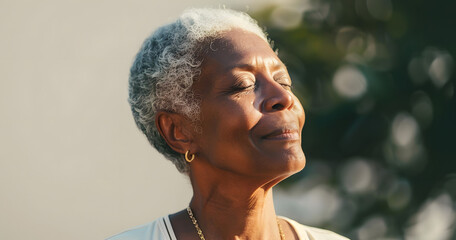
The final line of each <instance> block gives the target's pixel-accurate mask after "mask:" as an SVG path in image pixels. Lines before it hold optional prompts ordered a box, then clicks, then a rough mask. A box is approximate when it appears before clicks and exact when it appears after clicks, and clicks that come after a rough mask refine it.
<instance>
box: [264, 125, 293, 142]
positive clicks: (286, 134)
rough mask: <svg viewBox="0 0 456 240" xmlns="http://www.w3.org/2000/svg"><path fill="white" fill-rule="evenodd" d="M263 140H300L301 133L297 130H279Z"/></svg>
mask: <svg viewBox="0 0 456 240" xmlns="http://www.w3.org/2000/svg"><path fill="white" fill-rule="evenodd" d="M262 139H266V140H299V131H298V129H297V128H279V129H276V130H274V131H272V132H270V133H268V134H267V135H265V136H263V137H262Z"/></svg>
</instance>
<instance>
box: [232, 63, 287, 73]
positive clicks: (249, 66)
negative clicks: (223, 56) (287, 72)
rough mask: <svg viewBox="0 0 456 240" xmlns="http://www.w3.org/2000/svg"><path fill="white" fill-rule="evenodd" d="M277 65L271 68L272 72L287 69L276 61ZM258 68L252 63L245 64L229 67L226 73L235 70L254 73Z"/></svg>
mask: <svg viewBox="0 0 456 240" xmlns="http://www.w3.org/2000/svg"><path fill="white" fill-rule="evenodd" d="M274 62H275V63H274V64H273V65H272V66H270V68H271V70H273V71H274V70H277V69H280V68H283V69H286V68H287V67H286V66H285V64H283V63H281V62H278V61H274ZM255 68H256V66H255V65H254V64H250V63H243V64H237V65H234V66H228V67H226V68H225V71H230V70H234V69H241V70H247V71H252V70H254V69H255Z"/></svg>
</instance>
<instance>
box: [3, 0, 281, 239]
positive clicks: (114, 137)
mask: <svg viewBox="0 0 456 240" xmlns="http://www.w3.org/2000/svg"><path fill="white" fill-rule="evenodd" d="M268 2H269V3H270V2H272V1H263V2H260V3H255V4H253V0H249V1H245V0H243V1H241V0H236V1H231V2H223V1H210V0H193V1H184V0H181V1H178V0H166V1H155V0H149V1H139V0H137V1H94V0H90V1H89V0H84V1H76V0H71V1H57V0H41V1H31V0H27V1H13V0H7V1H1V2H0V36H1V37H0V61H1V62H0V111H1V118H0V194H1V195H0V239H8V240H14V239H46V240H52V239H67V240H71V239H104V238H106V237H108V236H110V235H112V234H115V233H118V232H120V231H123V230H125V229H128V228H130V227H133V226H136V225H139V224H143V223H146V222H149V221H152V220H153V219H155V218H156V217H159V216H162V215H164V214H168V213H171V212H173V211H177V210H180V209H183V208H184V207H185V206H186V205H187V204H188V202H189V200H190V196H191V189H190V184H189V182H188V180H186V178H185V177H184V176H182V175H181V174H179V173H178V172H177V170H176V169H175V168H174V166H173V165H172V164H170V162H168V161H166V160H165V159H164V158H163V157H162V156H160V155H159V154H158V153H157V152H156V151H155V149H153V148H152V147H151V146H150V145H149V144H148V142H147V141H146V139H145V137H144V136H143V135H142V134H141V133H140V132H139V130H138V129H137V128H136V126H135V124H134V122H133V119H132V116H131V113H130V109H129V106H128V103H127V79H128V71H129V68H130V65H131V63H132V60H133V57H134V55H135V54H136V52H137V51H138V49H139V47H140V45H141V43H142V41H143V40H144V39H145V38H146V37H147V36H148V35H149V34H150V33H151V32H152V31H153V30H154V29H156V28H157V27H158V26H160V25H163V24H165V23H168V22H171V21H173V20H174V19H175V18H177V16H178V15H179V14H180V13H181V12H182V11H183V10H184V9H186V8H188V7H208V6H212V7H217V6H220V5H222V4H226V5H227V6H228V7H234V8H237V9H241V10H247V9H255V8H258V7H260V6H264V4H267V3H268Z"/></svg>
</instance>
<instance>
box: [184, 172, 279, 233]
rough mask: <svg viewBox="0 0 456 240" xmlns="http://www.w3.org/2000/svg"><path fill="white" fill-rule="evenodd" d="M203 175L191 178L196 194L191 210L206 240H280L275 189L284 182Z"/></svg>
mask: <svg viewBox="0 0 456 240" xmlns="http://www.w3.org/2000/svg"><path fill="white" fill-rule="evenodd" d="M201 174H202V173H197V172H194V173H192V174H191V175H190V178H191V181H192V186H193V192H194V194H193V198H192V201H191V203H190V207H191V208H192V210H193V212H194V215H195V217H196V219H197V220H198V222H199V225H200V228H201V229H202V231H203V234H204V235H205V237H206V239H233V236H235V237H234V239H278V237H279V230H278V227H277V220H276V214H275V210H274V204H273V198H272V186H274V185H275V184H276V183H277V182H279V181H280V180H271V181H253V180H252V179H249V178H245V177H241V176H234V175H233V174H230V173H217V174H214V175H212V176H211V175H210V174H208V172H207V171H206V172H205V173H204V175H201ZM194 176H198V177H196V178H195V177H194ZM202 176H204V177H202Z"/></svg>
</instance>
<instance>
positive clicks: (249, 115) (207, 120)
mask: <svg viewBox="0 0 456 240" xmlns="http://www.w3.org/2000/svg"><path fill="white" fill-rule="evenodd" d="M244 100H246V99H244ZM260 118H261V115H260V114H259V112H258V111H257V110H255V108H254V107H253V105H252V101H240V99H230V100H225V101H220V102H216V101H213V102H211V103H210V104H209V103H208V104H207V105H202V128H203V134H202V136H203V137H204V139H202V141H201V148H202V151H204V152H205V153H206V154H205V155H207V157H208V158H209V159H210V161H215V162H218V163H219V164H223V162H225V161H228V160H229V159H233V158H234V159H236V158H237V159H241V158H244V157H243V156H241V155H242V154H241V153H244V154H245V153H248V152H250V150H249V149H250V148H249V146H250V130H251V129H252V128H253V127H254V126H255V125H256V124H257V122H258V121H259V119H260ZM250 147H251V146H250ZM215 158H217V159H215ZM222 158H224V159H222ZM209 159H208V160H209ZM230 161H232V160H230ZM215 162H214V163H215Z"/></svg>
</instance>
